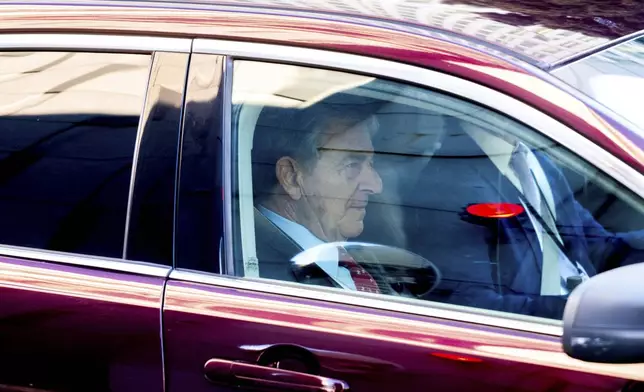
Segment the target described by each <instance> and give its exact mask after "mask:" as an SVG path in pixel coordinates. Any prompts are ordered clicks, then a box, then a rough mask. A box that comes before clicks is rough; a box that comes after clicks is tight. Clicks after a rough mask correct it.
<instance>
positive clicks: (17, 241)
mask: <svg viewBox="0 0 644 392" xmlns="http://www.w3.org/2000/svg"><path fill="white" fill-rule="evenodd" d="M150 58H151V56H150V55H139V54H111V53H77V52H40V51H39V52H20V51H16V52H3V53H0V64H2V67H1V70H0V74H1V78H0V112H1V113H0V216H2V225H1V226H0V244H5V245H17V246H25V247H32V248H39V249H46V250H56V251H65V252H75V253H83V254H88V255H99V256H109V257H122V256H123V241H124V232H125V221H126V211H127V205H128V193H129V186H130V178H131V171H132V159H133V155H134V146H135V140H136V134H137V128H138V125H139V117H140V113H141V110H142V108H143V102H144V96H145V91H146V85H147V81H148V75H149V68H150Z"/></svg>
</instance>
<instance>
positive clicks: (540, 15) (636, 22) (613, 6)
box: [443, 0, 644, 37]
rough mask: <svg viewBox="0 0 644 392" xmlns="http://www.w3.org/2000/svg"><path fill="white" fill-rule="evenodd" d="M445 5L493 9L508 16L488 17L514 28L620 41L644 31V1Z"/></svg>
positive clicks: (503, 0) (479, 0)
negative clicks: (540, 28)
mask: <svg viewBox="0 0 644 392" xmlns="http://www.w3.org/2000/svg"><path fill="white" fill-rule="evenodd" d="M443 2H444V3H447V4H449V3H452V4H467V5H474V6H481V7H494V8H498V9H501V10H504V11H506V12H509V13H507V14H500V13H494V12H487V13H483V14H482V15H484V16H485V17H488V18H490V19H493V20H496V21H498V22H502V23H507V24H510V25H514V26H530V25H542V26H544V27H547V28H551V29H565V30H570V31H576V32H579V33H583V34H586V35H591V36H600V37H619V36H622V35H625V34H630V33H633V32H636V31H639V30H641V29H642V28H644V1H642V0H494V1H493V2H490V1H489V0H443Z"/></svg>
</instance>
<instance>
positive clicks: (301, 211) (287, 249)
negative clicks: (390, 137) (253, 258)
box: [252, 103, 391, 292]
mask: <svg viewBox="0 0 644 392" xmlns="http://www.w3.org/2000/svg"><path fill="white" fill-rule="evenodd" d="M377 126H378V123H377V121H376V119H375V117H373V116H372V115H370V114H369V113H368V112H366V113H365V112H361V111H359V110H350V109H349V108H347V107H346V106H343V105H340V106H339V107H338V108H336V107H335V106H334V105H331V104H325V103H318V104H316V105H314V106H312V107H310V108H306V109H284V108H264V109H263V111H262V114H261V115H260V118H259V121H258V125H257V127H256V130H255V135H254V141H253V152H252V158H253V182H254V189H255V192H254V193H255V195H254V196H255V205H256V212H255V221H256V242H257V251H258V258H259V269H260V276H261V277H267V278H273V279H280V280H290V281H298V282H305V283H311V284H318V285H327V286H335V287H343V288H346V289H351V290H359V291H371V292H389V291H390V290H391V288H390V287H389V286H388V285H387V284H386V283H385V282H384V280H383V279H382V276H381V274H382V273H383V272H382V270H378V269H377V268H375V266H374V265H365V264H362V263H360V260H355V259H354V258H353V257H352V256H350V255H349V254H348V253H346V252H344V250H343V249H342V248H338V256H337V258H338V260H337V262H335V260H333V261H332V262H330V263H329V262H325V263H320V264H313V268H307V269H305V270H303V271H299V270H298V269H297V268H293V265H292V263H291V259H292V258H293V256H295V255H296V254H298V253H300V252H301V251H303V250H306V249H310V248H312V247H315V246H317V245H321V244H324V243H330V242H341V241H346V240H348V239H351V238H354V237H356V236H358V235H360V233H362V230H363V228H364V223H363V219H364V217H365V214H366V212H367V210H366V208H367V205H368V203H369V196H371V195H373V194H377V193H380V192H381V191H382V181H381V179H380V176H379V175H378V173H377V172H376V170H375V169H374V166H373V159H374V151H373V145H372V142H371V136H372V134H373V133H374V132H375V131H376V129H377Z"/></svg>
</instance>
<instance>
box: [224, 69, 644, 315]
mask: <svg viewBox="0 0 644 392" xmlns="http://www.w3.org/2000/svg"><path fill="white" fill-rule="evenodd" d="M265 75H271V77H270V78H266V77H265ZM232 103H233V115H232V134H233V138H234V140H233V144H232V145H233V154H232V156H233V169H234V170H233V171H232V173H233V195H234V197H233V222H232V223H233V229H234V237H233V238H234V241H233V242H234V243H233V251H234V262H235V274H236V275H238V276H244V277H252V278H266V279H275V280H282V281H289V282H298V283H302V284H309V285H319V286H326V287H335V288H337V289H340V290H347V291H363V292H371V293H376V294H380V295H387V296H404V297H411V298H416V299H418V300H421V301H436V302H443V303H449V304H457V305H463V306H469V307H475V308H481V309H489V310H496V311H504V312H509V313H516V314H523V315H531V316H538V317H546V318H552V319H559V318H561V317H562V312H563V308H564V305H565V302H566V298H567V297H568V295H569V293H570V292H571V291H572V290H574V288H575V287H576V286H577V285H578V284H579V283H581V282H583V281H584V280H586V279H588V278H589V277H592V276H594V275H597V274H599V273H601V272H604V271H607V270H610V269H612V268H616V267H619V266H622V265H625V264H629V263H634V262H638V261H639V257H641V253H640V249H644V234H643V233H644V232H642V231H641V230H642V229H643V228H644V219H642V203H641V201H640V200H639V199H638V198H636V197H635V196H634V195H633V194H631V193H630V192H627V191H626V190H625V189H623V188H622V187H620V186H618V184H617V183H616V182H615V181H613V180H611V178H610V177H609V176H607V175H605V174H603V173H601V172H598V171H597V170H596V169H594V168H593V167H592V166H591V165H589V164H587V163H586V162H584V161H582V160H581V159H579V158H578V157H577V156H576V155H575V154H574V153H573V152H571V151H569V150H566V149H564V148H563V147H561V146H560V145H558V144H556V143H554V142H553V141H551V140H549V139H546V138H545V137H543V136H541V135H540V134H539V133H538V132H536V131H535V130H533V129H530V128H528V127H526V126H524V125H523V124H521V123H520V122H518V121H515V120H513V119H511V118H508V117H506V116H504V115H503V114H500V113H498V112H495V111H492V110H490V109H487V108H485V107H482V106H480V105H477V104H475V103H472V102H469V101H466V100H463V99H459V98H456V97H453V96H450V95H448V94H444V93H439V92H437V91H432V90H429V89H423V88H418V87H414V86H409V85H405V84H401V83H396V82H393V81H389V80H384V79H378V78H374V77H370V76H362V75H356V74H351V73H343V72H338V71H330V70H324V69H316V68H309V67H302V66H295V65H285V64H272V63H271V64H269V63H262V62H254V61H236V62H235V63H234V79H233V91H232Z"/></svg>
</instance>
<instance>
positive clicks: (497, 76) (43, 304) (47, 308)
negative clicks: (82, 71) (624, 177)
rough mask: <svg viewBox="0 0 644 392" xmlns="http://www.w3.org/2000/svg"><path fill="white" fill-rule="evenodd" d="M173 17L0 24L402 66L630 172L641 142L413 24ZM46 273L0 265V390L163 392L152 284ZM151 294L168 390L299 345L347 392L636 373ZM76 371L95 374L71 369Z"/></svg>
mask: <svg viewBox="0 0 644 392" xmlns="http://www.w3.org/2000/svg"><path fill="white" fill-rule="evenodd" d="M100 4H105V5H100ZM187 8H189V7H187V6H186V7H183V8H175V9H173V8H172V7H171V5H163V6H155V5H153V4H147V5H142V4H136V3H129V4H126V3H121V4H120V5H119V4H117V3H112V4H111V5H110V4H109V3H107V2H97V3H91V2H83V3H82V4H80V3H78V4H76V5H74V6H71V5H70V6H64V5H57V6H51V5H37V4H35V3H33V4H25V3H23V4H18V5H8V4H3V5H2V6H0V29H2V31H3V32H5V33H7V32H14V33H15V32H21V33H23V32H24V33H45V32H83V33H88V32H90V31H91V32H95V33H112V32H118V33H120V34H128V33H129V34H142V35H164V36H183V37H217V38H229V39H233V38H234V39H242V40H254V41H258V40H261V41H265V42H275V43H283V44H289V45H300V46H307V47H314V48H321V49H329V50H336V51H345V52H351V53H357V54H365V55H370V56H375V57H382V58H389V59H394V60H398V61H403V62H408V63H413V64H416V65H420V66H425V67H429V68H434V69H437V70H441V71H443V72H447V73H451V74H454V75H458V76H461V77H463V78H467V79H470V80H475V81H478V82H479V83H481V84H484V85H487V86H490V87H492V88H495V89H497V90H499V91H502V92H505V93H507V94H509V95H512V96H515V97H518V98H520V99H522V100H524V101H526V102H528V103H530V104H532V105H534V106H536V107H538V108H540V109H541V110H543V111H544V112H546V113H549V114H551V115H552V116H554V117H556V118H558V119H559V120H561V121H563V122H565V123H567V124H569V125H570V126H572V127H574V128H575V129H577V130H579V131H580V132H582V133H583V134H585V135H586V136H587V137H589V138H590V139H592V140H595V141H597V142H598V143H600V144H601V145H603V146H604V147H605V148H606V149H607V150H609V151H611V152H613V153H614V154H615V155H617V156H619V157H620V158H622V159H623V160H625V161H626V162H628V163H630V164H632V165H633V166H635V167H637V168H638V169H640V170H644V159H642V156H641V150H640V147H642V146H644V144H642V143H641V140H639V139H637V137H636V136H634V135H632V134H629V132H628V130H627V129H626V128H625V127H623V126H622V125H621V124H620V123H619V122H613V121H611V122H609V121H608V120H607V118H608V117H607V115H605V114H603V113H602V112H601V110H599V109H592V108H590V107H589V106H588V105H587V104H585V103H584V102H583V101H582V100H581V99H580V98H578V97H575V96H574V95H572V94H568V93H564V92H562V91H561V90H558V89H557V88H555V87H553V86H552V84H550V82H549V81H548V78H547V75H543V74H542V73H539V72H538V70H535V69H533V68H532V67H531V66H529V65H527V64H524V63H522V62H520V61H514V60H511V59H510V58H508V56H507V53H496V52H494V51H490V52H489V53H484V52H483V51H481V50H480V49H477V48H475V47H473V46H472V47H463V46H459V45H456V44H455V43H449V42H447V41H444V40H440V39H438V38H436V37H434V38H432V37H428V36H424V35H423V33H422V32H419V31H418V28H417V27H413V28H411V27H405V26H404V25H397V26H395V27H394V26H389V25H388V24H385V23H380V22H371V23H369V22H367V21H364V20H362V21H360V23H356V21H353V22H354V23H351V19H350V18H348V17H341V16H329V15H326V16H325V17H320V18H304V17H298V16H294V15H287V14H289V12H286V11H284V12H282V13H281V14H279V13H276V12H272V13H271V12H267V11H261V10H258V9H253V10H252V11H253V12H248V13H242V11H243V9H242V8H236V9H234V10H233V9H221V7H220V9H218V10H216V9H214V7H206V6H203V7H193V9H187ZM198 8H200V9H198ZM213 262H215V261H213ZM57 263H58V264H57ZM57 263H56V262H38V261H29V260H26V258H25V259H17V258H2V259H0V298H1V299H2V301H3V307H2V313H0V342H1V343H2V354H3V359H2V360H0V389H1V388H5V389H7V390H12V389H10V388H13V390H15V388H14V387H15V386H20V387H30V388H35V389H36V390H38V389H40V390H93V391H101V390H119V391H121V390H132V391H141V390H162V387H163V384H162V380H163V377H162V376H163V375H162V371H161V367H162V366H161V365H162V364H161V342H160V338H159V333H160V328H159V327H160V317H159V316H160V313H159V310H160V307H161V296H162V292H163V281H164V278H163V277H162V276H163V275H155V276H141V275H138V274H134V273H126V272H109V271H108V270H107V269H105V268H95V269H93V268H85V267H80V266H72V265H66V266H65V265H62V264H65V263H64V261H58V262H57ZM59 264H61V265H59ZM165 298H166V299H165V312H164V331H165V337H164V340H165V349H166V359H167V361H166V371H167V373H166V376H167V387H168V388H167V390H169V391H183V390H218V388H217V387H216V386H214V385H212V384H210V383H209V382H208V381H206V380H205V379H204V374H203V367H204V365H205V363H206V361H207V360H209V359H212V358H220V359H228V360H244V361H249V362H255V361H256V360H257V359H258V357H259V356H260V353H262V352H264V353H265V352H266V350H267V348H270V347H273V346H275V345H287V346H288V347H287V348H288V350H289V352H299V353H300V354H301V353H302V350H301V349H305V350H308V352H309V353H310V354H311V355H313V358H314V359H315V360H318V361H319V364H320V372H321V373H322V374H323V375H324V376H327V377H336V378H339V379H343V380H345V381H347V382H348V383H349V385H350V386H351V387H352V388H353V389H354V390H358V391H360V390H370V391H381V390H382V391H384V390H394V391H397V390H426V389H431V390H450V391H455V390H472V389H475V390H494V391H498V390H508V391H510V390H512V391H516V390H519V391H522V390H525V391H546V390H561V391H582V390H583V391H586V390H591V391H615V390H619V389H620V388H621V387H622V386H623V385H625V384H626V380H628V379H631V380H643V379H644V376H643V375H644V369H642V367H641V366H640V365H632V366H624V365H622V366H611V365H601V366H600V365H592V364H586V363H581V362H579V361H574V360H572V359H570V358H568V357H566V356H565V355H564V354H563V353H562V351H561V346H560V342H559V338H558V337H557V336H544V335H539V334H536V333H523V332H522V333H519V332H516V331H513V330H511V329H501V328H489V327H484V326H481V325H473V324H468V323H463V322H455V321H454V322H451V321H446V320H441V319H433V318H427V317H420V316H413V315H404V314H399V313H395V312H389V311H379V310H374V309H368V308H363V307H352V306H349V305H332V304H329V303H326V302H322V301H314V300H305V299H294V298H291V297H288V296H277V295H268V294H261V293H257V292H253V291H248V290H239V289H230V288H224V287H219V286H217V285H216V284H197V283H185V282H180V281H171V282H170V283H169V284H168V286H167V291H166V297H165ZM24 342H29V343H28V344H26V345H25V344H24ZM293 347H299V348H300V350H297V349H294V348H293ZM305 352H306V351H305ZM301 355H305V354H301ZM264 358H265V357H264ZM309 359H310V358H309ZM87 364H92V365H95V364H99V365H98V366H95V367H94V366H93V367H91V368H87V366H85V367H83V366H84V365H87ZM225 389H226V388H225V387H220V388H219V390H225Z"/></svg>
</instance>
